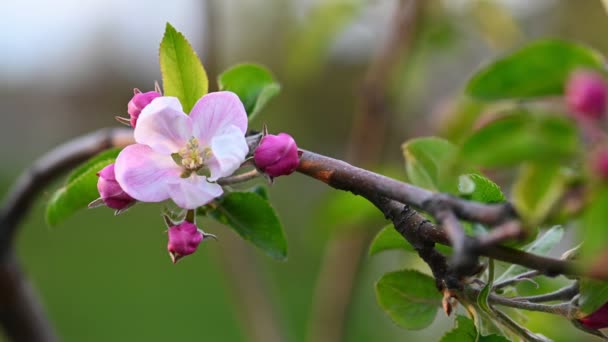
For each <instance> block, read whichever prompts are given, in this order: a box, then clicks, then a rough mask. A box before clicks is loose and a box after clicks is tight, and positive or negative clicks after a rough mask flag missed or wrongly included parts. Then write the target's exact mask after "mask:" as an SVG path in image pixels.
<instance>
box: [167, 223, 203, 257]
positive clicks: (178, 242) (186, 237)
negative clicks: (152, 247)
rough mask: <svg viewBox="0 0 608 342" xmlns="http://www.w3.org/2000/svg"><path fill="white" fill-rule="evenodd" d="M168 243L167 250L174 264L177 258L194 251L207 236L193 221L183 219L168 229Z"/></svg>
mask: <svg viewBox="0 0 608 342" xmlns="http://www.w3.org/2000/svg"><path fill="white" fill-rule="evenodd" d="M168 233H169V243H168V244H167V250H168V251H169V255H170V256H171V260H172V261H173V263H174V264H175V263H176V262H178V261H179V259H181V258H183V257H185V256H186V255H190V254H192V253H194V252H196V249H197V248H198V245H199V244H200V243H201V241H203V239H204V238H205V237H206V236H208V235H206V234H205V233H203V231H202V230H199V229H198V228H197V227H196V225H195V224H194V223H191V222H188V221H184V222H182V223H180V224H178V225H176V226H172V227H170V228H169V230H168Z"/></svg>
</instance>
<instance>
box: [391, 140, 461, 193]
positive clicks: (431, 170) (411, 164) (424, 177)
mask: <svg viewBox="0 0 608 342" xmlns="http://www.w3.org/2000/svg"><path fill="white" fill-rule="evenodd" d="M401 149H402V150H403V155H404V157H405V167H406V172H407V177H408V179H409V181H410V182H411V183H412V184H414V185H417V186H420V187H422V188H426V189H429V190H434V191H446V192H452V193H454V192H455V191H456V188H457V182H456V180H455V179H446V178H449V177H447V174H446V173H447V170H446V168H447V167H448V165H450V164H449V163H450V162H451V161H452V159H453V157H454V154H455V153H456V147H455V146H454V145H453V144H452V143H451V142H449V141H447V140H445V139H441V138H436V137H424V138H416V139H412V140H409V141H407V142H406V143H404V144H403V145H402V146H401Z"/></svg>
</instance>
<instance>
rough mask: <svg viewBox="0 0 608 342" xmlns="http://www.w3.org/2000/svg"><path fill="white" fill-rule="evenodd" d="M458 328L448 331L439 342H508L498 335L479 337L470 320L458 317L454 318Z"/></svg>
mask: <svg viewBox="0 0 608 342" xmlns="http://www.w3.org/2000/svg"><path fill="white" fill-rule="evenodd" d="M456 321H457V323H458V326H457V327H456V328H454V329H452V330H450V331H448V332H447V333H446V334H445V335H443V337H442V338H441V342H509V340H508V339H507V338H506V337H504V336H500V335H496V334H492V335H486V336H481V335H479V332H478V331H477V328H476V327H475V323H474V322H473V320H472V319H470V318H467V317H465V316H462V315H459V316H458V317H456Z"/></svg>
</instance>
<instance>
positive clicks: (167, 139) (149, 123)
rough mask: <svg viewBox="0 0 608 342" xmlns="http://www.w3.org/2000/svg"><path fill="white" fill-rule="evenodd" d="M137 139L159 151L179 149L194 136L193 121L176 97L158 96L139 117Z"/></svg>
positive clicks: (169, 151) (136, 131)
mask: <svg viewBox="0 0 608 342" xmlns="http://www.w3.org/2000/svg"><path fill="white" fill-rule="evenodd" d="M134 135H135V141H137V142H138V143H140V144H144V145H148V146H150V147H152V149H153V150H154V151H156V152H158V153H162V154H171V153H175V152H177V151H179V149H180V148H182V147H184V146H185V145H186V142H187V141H188V140H189V139H190V138H191V137H192V123H191V120H190V118H189V117H188V115H186V114H185V113H184V112H183V110H182V105H181V104H180V103H179V100H178V99H177V98H175V97H168V96H163V97H157V98H155V99H154V100H152V102H150V104H149V105H147V106H146V107H145V108H144V109H143V110H142V111H141V114H140V115H139V118H138V119H137V125H136V126H135V133H134Z"/></svg>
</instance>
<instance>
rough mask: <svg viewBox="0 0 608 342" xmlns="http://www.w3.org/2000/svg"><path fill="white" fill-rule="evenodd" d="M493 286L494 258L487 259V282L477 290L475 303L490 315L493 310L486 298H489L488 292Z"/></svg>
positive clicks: (492, 314) (491, 315)
mask: <svg viewBox="0 0 608 342" xmlns="http://www.w3.org/2000/svg"><path fill="white" fill-rule="evenodd" d="M493 286H494V259H492V258H490V259H488V282H487V283H486V285H485V286H484V287H483V288H482V289H481V292H479V296H477V305H478V306H479V307H480V308H481V309H482V310H483V311H485V312H486V313H487V314H488V315H490V317H493V316H494V312H492V308H491V307H490V302H489V301H488V298H490V294H491V293H492V287H493Z"/></svg>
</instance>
